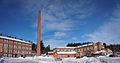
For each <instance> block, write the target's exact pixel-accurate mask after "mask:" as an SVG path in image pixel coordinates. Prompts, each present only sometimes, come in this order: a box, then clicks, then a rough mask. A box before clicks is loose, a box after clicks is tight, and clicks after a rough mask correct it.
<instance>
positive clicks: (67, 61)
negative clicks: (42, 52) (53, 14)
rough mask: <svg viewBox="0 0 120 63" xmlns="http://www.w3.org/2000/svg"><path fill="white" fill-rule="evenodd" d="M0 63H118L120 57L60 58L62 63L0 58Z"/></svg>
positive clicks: (48, 58)
mask: <svg viewBox="0 0 120 63" xmlns="http://www.w3.org/2000/svg"><path fill="white" fill-rule="evenodd" d="M0 63H120V57H107V56H101V57H83V58H78V59H76V58H62V61H55V58H53V57H42V56H34V57H26V58H22V57H19V58H1V59H0Z"/></svg>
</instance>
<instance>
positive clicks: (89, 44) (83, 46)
mask: <svg viewBox="0 0 120 63" xmlns="http://www.w3.org/2000/svg"><path fill="white" fill-rule="evenodd" d="M90 45H93V43H89V44H84V45H80V46H77V47H85V46H90Z"/></svg>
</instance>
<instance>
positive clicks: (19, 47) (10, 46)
mask: <svg viewBox="0 0 120 63" xmlns="http://www.w3.org/2000/svg"><path fill="white" fill-rule="evenodd" d="M2 46H3V44H2V43H0V47H2ZM4 47H8V44H4ZM9 48H13V45H9ZM14 48H18V49H26V50H31V49H32V48H28V47H21V46H18V47H17V46H16V45H14Z"/></svg>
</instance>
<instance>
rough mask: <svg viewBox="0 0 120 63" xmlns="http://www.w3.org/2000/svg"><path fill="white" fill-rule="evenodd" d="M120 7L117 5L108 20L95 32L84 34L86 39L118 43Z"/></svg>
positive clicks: (119, 37) (119, 35)
mask: <svg viewBox="0 0 120 63" xmlns="http://www.w3.org/2000/svg"><path fill="white" fill-rule="evenodd" d="M119 28H120V8H118V7H117V9H116V10H114V12H113V17H110V19H109V22H106V23H104V24H103V25H102V26H100V27H99V28H98V29H97V30H96V31H95V32H93V33H91V34H86V35H85V36H86V37H88V38H89V39H88V41H95V42H96V41H102V42H106V43H108V44H111V43H116V44H119V43H120V29H119Z"/></svg>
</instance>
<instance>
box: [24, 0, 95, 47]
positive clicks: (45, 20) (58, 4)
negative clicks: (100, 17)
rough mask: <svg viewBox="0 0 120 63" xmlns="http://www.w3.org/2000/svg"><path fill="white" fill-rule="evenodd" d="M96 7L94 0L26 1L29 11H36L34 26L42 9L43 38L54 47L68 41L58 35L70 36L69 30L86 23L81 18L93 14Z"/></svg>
mask: <svg viewBox="0 0 120 63" xmlns="http://www.w3.org/2000/svg"><path fill="white" fill-rule="evenodd" d="M88 6H89V7H88ZM94 8H95V6H94V4H93V2H92V0H77V1H73V0H52V1H51V0H36V1H34V0H30V1H28V2H27V3H26V9H27V10H28V13H33V12H36V13H34V16H36V17H35V19H36V20H35V21H34V23H33V25H32V26H33V28H36V27H37V10H38V9H40V10H41V21H42V33H43V34H44V36H43V38H42V39H44V40H45V42H46V43H47V44H50V45H51V46H53V47H54V46H59V45H61V44H62V43H65V42H66V41H64V40H58V39H57V38H56V37H59V38H61V39H64V38H65V37H66V35H67V36H68V37H70V35H69V34H70V32H69V31H73V30H74V29H75V27H78V25H80V26H81V25H83V24H85V23H83V21H81V22H80V19H85V18H87V17H89V16H91V15H92V14H93V13H94ZM26 9H25V10H26ZM76 19H79V20H76ZM78 21H79V23H78ZM81 23H82V24H81ZM73 27H74V28H73ZM48 33H50V35H49V34H48ZM53 38H54V39H53ZM73 39H76V38H73ZM66 40H67V39H66Z"/></svg>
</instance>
